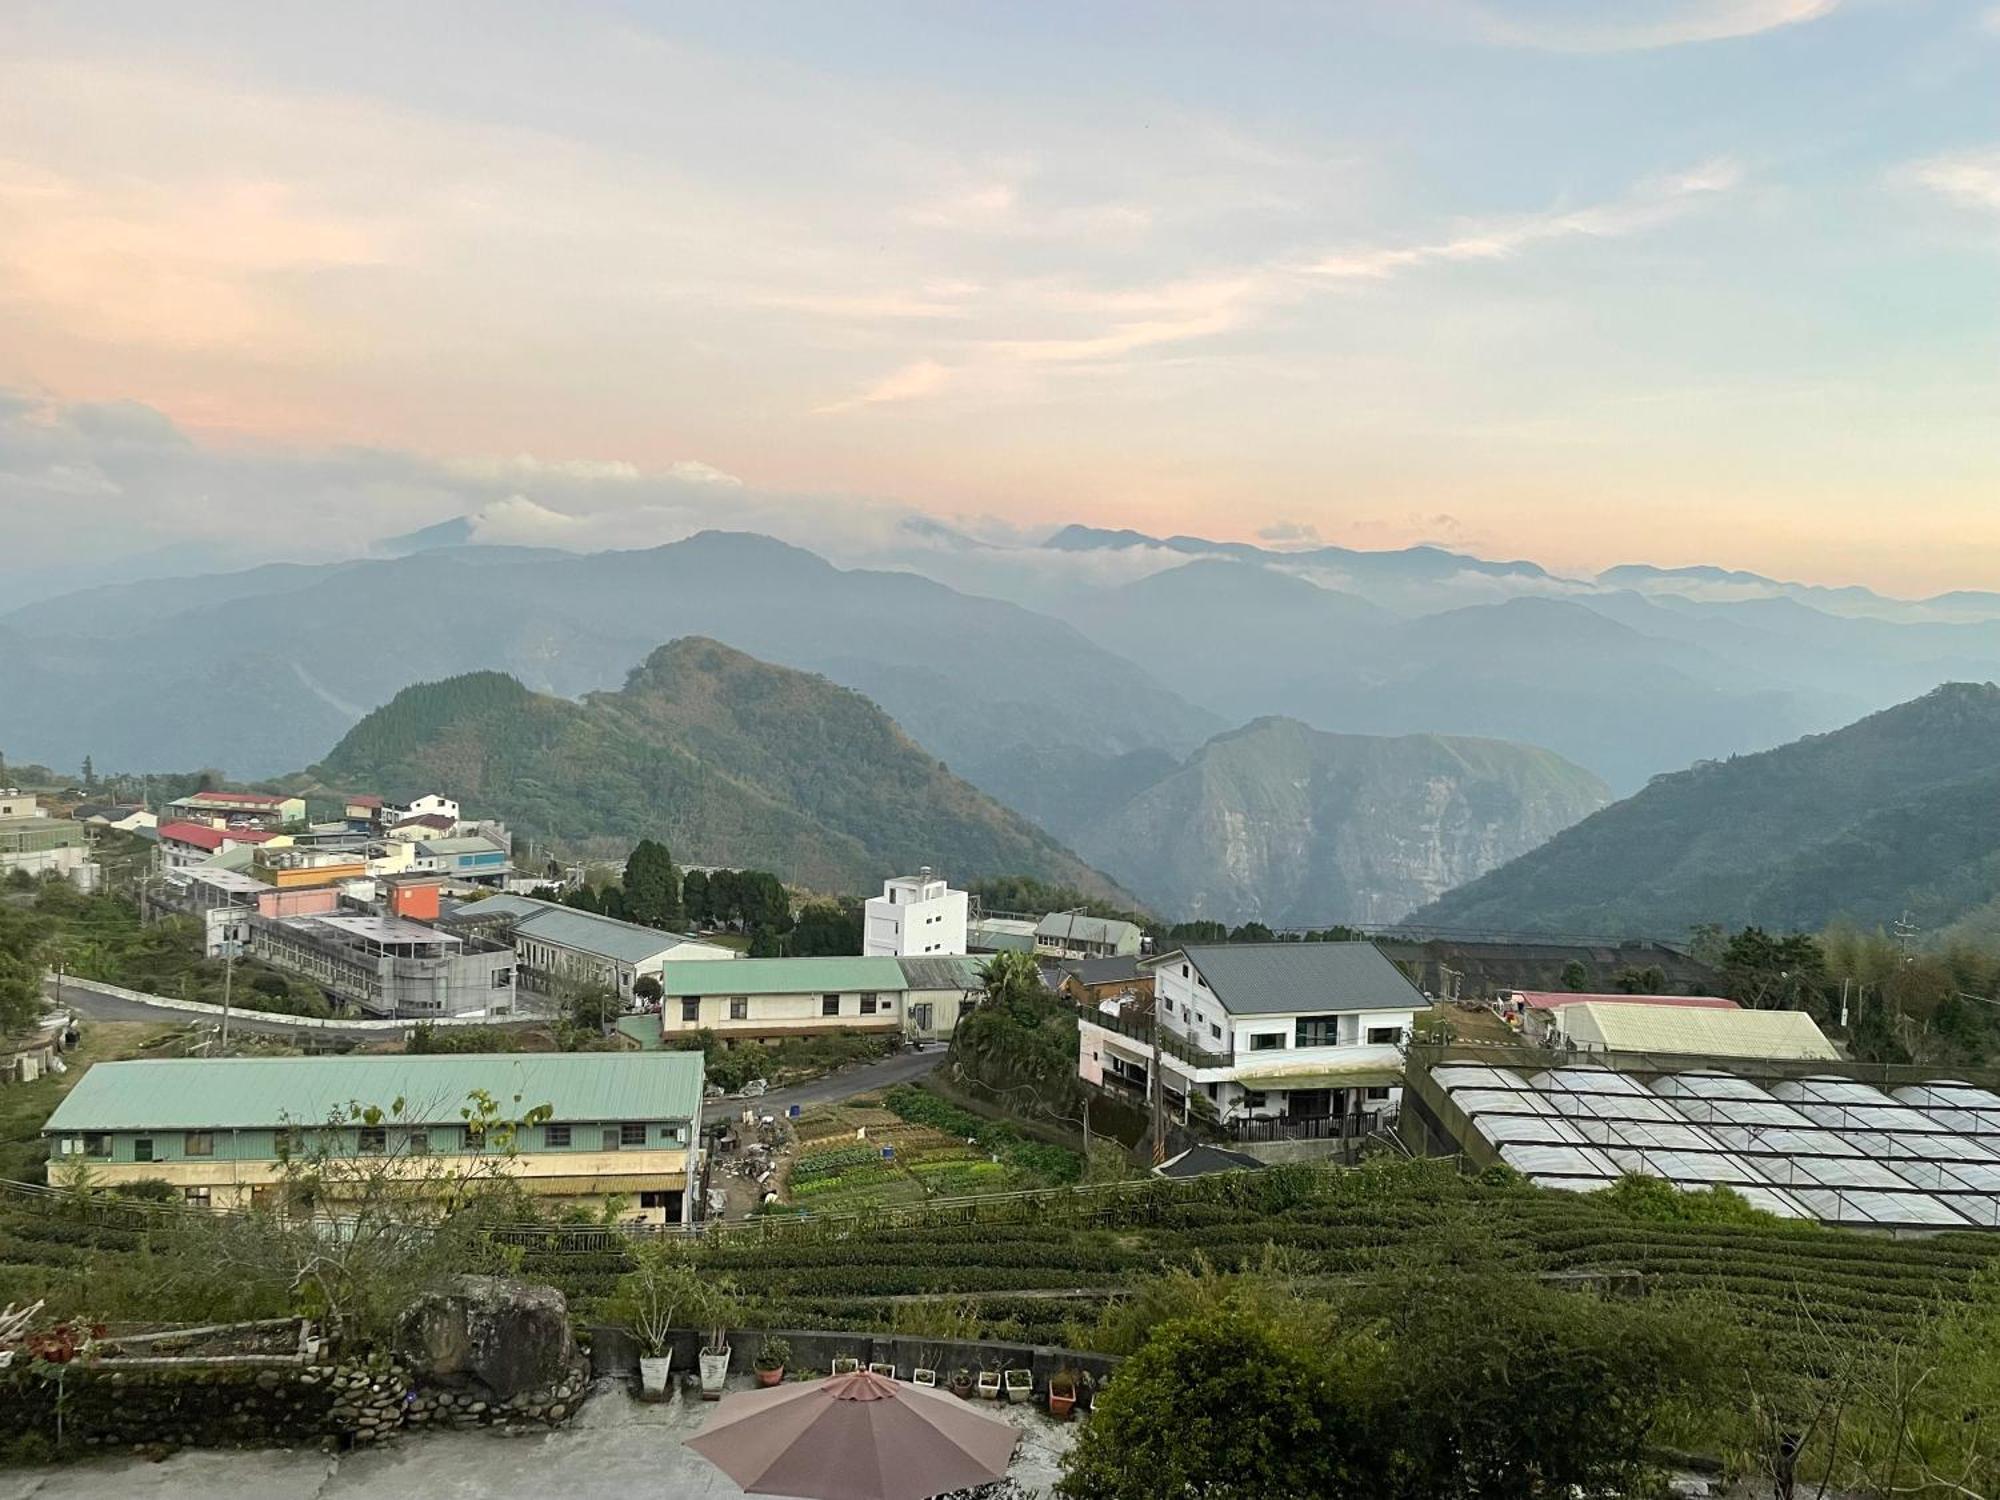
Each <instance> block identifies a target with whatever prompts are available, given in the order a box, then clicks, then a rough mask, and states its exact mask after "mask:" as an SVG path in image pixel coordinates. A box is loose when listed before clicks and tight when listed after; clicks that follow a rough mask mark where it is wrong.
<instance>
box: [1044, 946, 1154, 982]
mask: <svg viewBox="0 0 2000 1500" xmlns="http://www.w3.org/2000/svg"><path fill="white" fill-rule="evenodd" d="M1062 971H1063V972H1064V973H1065V974H1074V975H1075V976H1076V979H1077V982H1078V983H1079V984H1118V983H1120V982H1121V981H1123V980H1127V979H1137V978H1138V977H1139V956H1138V955H1137V954H1136V953H1122V954H1118V955H1116V956H1115V957H1112V958H1073V959H1069V960H1067V961H1065V962H1064V963H1063V965H1062Z"/></svg>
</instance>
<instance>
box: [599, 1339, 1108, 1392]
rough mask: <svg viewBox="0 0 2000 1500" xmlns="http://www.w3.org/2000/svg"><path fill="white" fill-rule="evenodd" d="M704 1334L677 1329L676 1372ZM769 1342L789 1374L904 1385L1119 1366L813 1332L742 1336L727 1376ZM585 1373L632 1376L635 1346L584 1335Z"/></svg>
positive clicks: (1071, 1355) (991, 1344) (996, 1346)
mask: <svg viewBox="0 0 2000 1500" xmlns="http://www.w3.org/2000/svg"><path fill="white" fill-rule="evenodd" d="M706 1338H707V1335H706V1334H704V1333H701V1332H698V1331H696V1330H694V1329H684V1330H680V1331H677V1332H676V1333H675V1334H674V1336H673V1340H672V1345H671V1347H672V1350H673V1356H674V1369H675V1371H676V1372H680V1371H688V1370H694V1369H696V1368H698V1366H697V1363H696V1356H697V1355H698V1354H700V1352H701V1346H702V1344H703V1343H704V1342H706ZM767 1338H772V1339H783V1340H784V1341H785V1342H786V1343H788V1344H790V1345H791V1346H792V1353H791V1359H790V1360H789V1362H788V1373H790V1374H798V1373H799V1372H801V1371H805V1370H817V1371H819V1372H820V1373H821V1374H826V1373H828V1372H830V1371H831V1370H832V1369H833V1362H834V1361H835V1360H836V1359H858V1360H860V1361H861V1363H862V1364H863V1365H869V1364H887V1365H894V1366H895V1367H896V1376H897V1378H898V1379H900V1380H908V1379H909V1378H910V1372H911V1371H912V1370H914V1369H916V1368H918V1367H919V1366H923V1367H924V1368H927V1369H934V1370H936V1371H937V1372H938V1383H939V1384H940V1385H943V1384H944V1383H945V1382H946V1381H948V1380H949V1379H950V1377H951V1373H952V1372H953V1371H954V1370H959V1369H966V1370H972V1371H974V1372H977V1371H980V1370H985V1369H1023V1368H1025V1369H1029V1370H1033V1371H1034V1373H1035V1389H1036V1391H1037V1392H1041V1391H1046V1390H1047V1389H1048V1384H1049V1377H1050V1376H1051V1375H1054V1374H1055V1373H1056V1372H1057V1371H1058V1370H1064V1369H1069V1370H1074V1371H1076V1372H1077V1373H1078V1374H1079V1375H1083V1374H1087V1375H1089V1376H1090V1377H1091V1378H1092V1379H1094V1380H1096V1381H1098V1382H1099V1383H1102V1382H1103V1381H1105V1380H1106V1379H1108V1378H1109V1377H1110V1375H1111V1372H1112V1371H1113V1370H1115V1369H1117V1368H1118V1365H1119V1363H1120V1361H1119V1359H1118V1357H1117V1356H1116V1355H1111V1354H1093V1353H1090V1352H1088V1351H1086V1350H1082V1349H1058V1348H1053V1347H1050V1346H1048V1345H1043V1344H1005V1343H999V1342H996V1341H993V1340H985V1339H981V1340H969V1339H926V1338H910V1337H905V1336H902V1335H892V1334H875V1333H828V1332H820V1331H816V1330H812V1329H797V1328H772V1329H765V1330H755V1331H753V1330H747V1329H746V1330H742V1331H739V1332H735V1333H732V1334H731V1335H730V1340H729V1368H730V1371H731V1373H732V1374H739V1375H741V1374H747V1373H748V1372H749V1371H750V1369H751V1368H752V1366H753V1365H754V1363H755V1361H756V1358H757V1354H758V1351H759V1350H760V1349H762V1348H763V1346H764V1340H765V1339H767ZM590 1368H591V1373H592V1374H593V1375H613V1376H627V1377H629V1376H636V1375H637V1374H638V1372H639V1346H638V1345H637V1344H635V1343H633V1342H632V1337H631V1335H630V1334H628V1333H626V1332H625V1330H624V1329H622V1328H610V1327H600V1328H592V1329H591V1330H590Z"/></svg>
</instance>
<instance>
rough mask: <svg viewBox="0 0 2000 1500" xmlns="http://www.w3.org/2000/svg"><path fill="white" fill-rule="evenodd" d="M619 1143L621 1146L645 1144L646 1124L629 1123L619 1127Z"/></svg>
mask: <svg viewBox="0 0 2000 1500" xmlns="http://www.w3.org/2000/svg"><path fill="white" fill-rule="evenodd" d="M618 1144H619V1145H621V1146H643V1145H645V1144H646V1126H645V1124H644V1122H640V1123H638V1124H632V1123H627V1124H624V1125H620V1126H619V1127H618Z"/></svg>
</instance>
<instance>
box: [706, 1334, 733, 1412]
mask: <svg viewBox="0 0 2000 1500" xmlns="http://www.w3.org/2000/svg"><path fill="white" fill-rule="evenodd" d="M728 1383H729V1330H728V1329H727V1328H725V1327H722V1326H721V1325H720V1324H718V1325H717V1326H716V1328H715V1329H714V1330H713V1331H712V1332H711V1333H710V1334H709V1336H708V1342H707V1343H706V1344H703V1345H702V1346H701V1399H702V1400H704V1401H720V1400H721V1399H722V1388H723V1387H724V1386H725V1385H727V1384H728Z"/></svg>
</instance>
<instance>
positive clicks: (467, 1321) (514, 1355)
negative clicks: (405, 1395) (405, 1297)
mask: <svg viewBox="0 0 2000 1500" xmlns="http://www.w3.org/2000/svg"><path fill="white" fill-rule="evenodd" d="M400 1346H401V1352H402V1356H403V1360H404V1363H405V1364H407V1365H408V1366H409V1367H410V1369H411V1371H412V1372H413V1373H414V1374H415V1375H416V1376H417V1378H418V1379H419V1380H423V1381H431V1382H436V1383H439V1384H443V1385H468V1384H474V1383H476V1384H478V1385H480V1386H483V1387H485V1389H487V1390H489V1391H491V1392H492V1393H493V1394H494V1395H495V1396H496V1397H498V1398H499V1399H500V1400H502V1401H506V1400H509V1399H511V1398H512V1397H514V1396H518V1395H520V1394H521V1393H523V1392H525V1391H538V1390H544V1389H547V1388H548V1387H550V1386H555V1385H559V1384H561V1383H563V1382H564V1381H565V1380H566V1379H568V1378H569V1377H571V1376H572V1375H574V1374H575V1373H576V1372H577V1371H578V1370H580V1369H581V1368H582V1365H583V1357H582V1355H581V1353H579V1351H578V1349H577V1346H576V1340H575V1339H574V1338H572V1337H571V1336H570V1329H569V1304H568V1303H567V1302H565V1301H564V1300H563V1294H562V1293H561V1292H559V1291H557V1290H556V1289H555V1288H554V1287H549V1286H534V1285H531V1284H529V1283H527V1282H524V1281H513V1280H510V1279H508V1278H507V1277H504V1276H458V1277H454V1278H453V1279H452V1280H451V1281H450V1282H449V1283H448V1284H447V1285H446V1286H445V1287H444V1288H442V1289H441V1290H439V1291H435V1292H431V1293H428V1294H426V1295H425V1296H423V1297H421V1298H419V1299H418V1301H417V1302H416V1303H414V1304H413V1305H412V1306H411V1308H410V1310H409V1311H408V1312H406V1313H405V1314H404V1315H403V1327H402V1335H401V1339H400Z"/></svg>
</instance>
